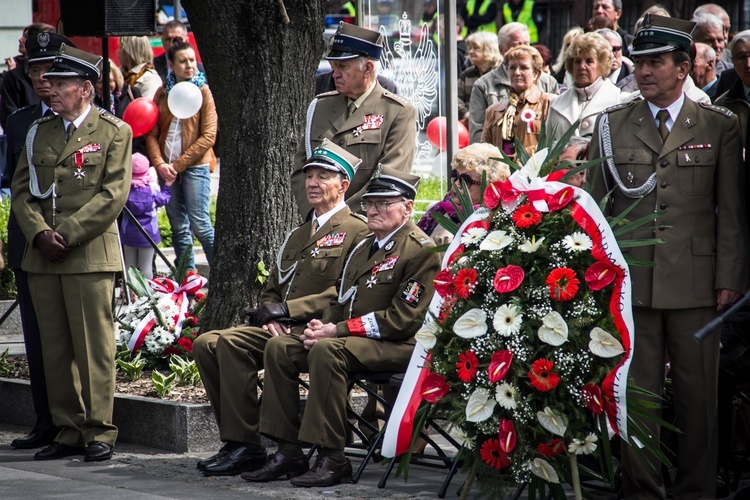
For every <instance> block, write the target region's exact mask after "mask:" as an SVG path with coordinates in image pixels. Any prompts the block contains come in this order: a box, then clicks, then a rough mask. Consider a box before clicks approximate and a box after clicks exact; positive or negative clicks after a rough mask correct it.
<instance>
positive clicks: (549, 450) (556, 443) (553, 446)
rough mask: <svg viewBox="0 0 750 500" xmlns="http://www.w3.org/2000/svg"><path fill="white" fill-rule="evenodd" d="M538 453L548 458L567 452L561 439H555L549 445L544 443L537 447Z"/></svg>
mask: <svg viewBox="0 0 750 500" xmlns="http://www.w3.org/2000/svg"><path fill="white" fill-rule="evenodd" d="M536 451H538V452H539V453H541V454H542V455H544V456H545V457H546V458H550V457H554V456H555V455H559V454H561V453H563V452H564V451H565V443H563V440H562V439H560V438H555V439H553V440H551V441H550V442H548V443H542V444H540V445H539V446H537V447H536Z"/></svg>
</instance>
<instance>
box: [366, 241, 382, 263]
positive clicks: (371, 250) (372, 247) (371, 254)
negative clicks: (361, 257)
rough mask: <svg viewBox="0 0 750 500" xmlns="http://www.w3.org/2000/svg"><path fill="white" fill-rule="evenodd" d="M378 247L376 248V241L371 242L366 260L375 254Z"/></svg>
mask: <svg viewBox="0 0 750 500" xmlns="http://www.w3.org/2000/svg"><path fill="white" fill-rule="evenodd" d="M379 248H380V247H379V246H378V242H377V240H372V246H371V247H370V255H369V256H368V257H367V258H368V259H371V258H372V256H373V255H375V252H377V251H378V249H379Z"/></svg>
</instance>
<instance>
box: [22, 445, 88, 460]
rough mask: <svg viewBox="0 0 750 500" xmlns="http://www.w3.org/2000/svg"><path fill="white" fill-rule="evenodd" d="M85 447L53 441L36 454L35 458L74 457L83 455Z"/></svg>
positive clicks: (55, 458)
mask: <svg viewBox="0 0 750 500" xmlns="http://www.w3.org/2000/svg"><path fill="white" fill-rule="evenodd" d="M84 451H85V450H84V449H83V448H82V447H78V446H68V445H67V444H63V443H58V442H57V441H53V442H52V443H51V444H50V445H49V446H47V447H46V448H42V449H41V450H39V451H37V452H36V454H35V455H34V460H58V459H60V458H65V457H72V456H73V455H83V453H84Z"/></svg>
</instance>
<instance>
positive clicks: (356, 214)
mask: <svg viewBox="0 0 750 500" xmlns="http://www.w3.org/2000/svg"><path fill="white" fill-rule="evenodd" d="M351 216H352V217H356V218H357V219H359V220H361V221H362V222H364V223H365V224H367V217H365V216H364V215H362V214H358V213H357V212H352V213H351ZM370 234H372V233H370Z"/></svg>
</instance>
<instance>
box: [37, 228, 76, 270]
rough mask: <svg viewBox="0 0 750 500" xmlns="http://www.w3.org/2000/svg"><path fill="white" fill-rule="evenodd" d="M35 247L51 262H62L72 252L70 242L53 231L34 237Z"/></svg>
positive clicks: (49, 230)
mask: <svg viewBox="0 0 750 500" xmlns="http://www.w3.org/2000/svg"><path fill="white" fill-rule="evenodd" d="M34 245H35V246H36V247H37V248H39V251H40V252H42V255H44V256H45V257H47V260H49V261H50V262H55V263H58V262H62V261H64V260H65V257H66V256H67V255H68V253H69V252H70V248H69V247H68V242H67V241H65V238H64V237H63V235H62V234H60V233H58V232H57V231H53V230H51V229H47V230H46V231H42V232H41V233H38V234H37V235H36V236H34Z"/></svg>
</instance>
